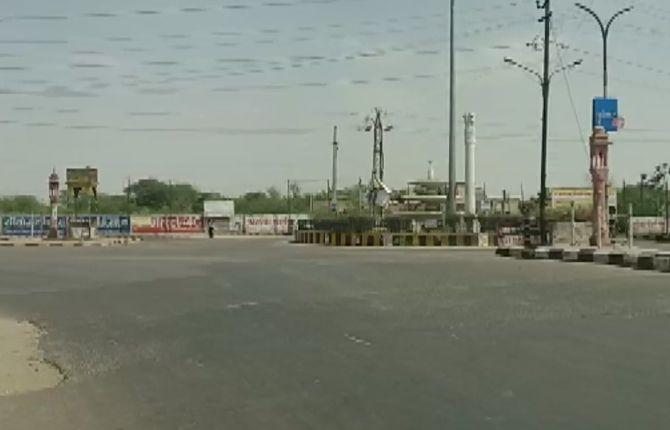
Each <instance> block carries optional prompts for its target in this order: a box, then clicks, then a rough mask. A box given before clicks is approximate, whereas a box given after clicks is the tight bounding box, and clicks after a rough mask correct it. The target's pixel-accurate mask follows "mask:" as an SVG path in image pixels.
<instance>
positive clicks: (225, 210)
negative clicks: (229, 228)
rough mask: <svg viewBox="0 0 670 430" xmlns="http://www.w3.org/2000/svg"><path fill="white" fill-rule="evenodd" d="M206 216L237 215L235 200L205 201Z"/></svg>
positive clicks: (223, 216) (230, 216) (222, 216)
mask: <svg viewBox="0 0 670 430" xmlns="http://www.w3.org/2000/svg"><path fill="white" fill-rule="evenodd" d="M204 214H205V218H228V219H233V218H234V217H235V202H234V201H232V200H206V201H205V203H204Z"/></svg>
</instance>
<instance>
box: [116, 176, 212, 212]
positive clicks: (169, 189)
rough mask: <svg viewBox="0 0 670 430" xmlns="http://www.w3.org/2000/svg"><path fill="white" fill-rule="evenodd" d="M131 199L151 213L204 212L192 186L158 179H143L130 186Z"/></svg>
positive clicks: (199, 198)
mask: <svg viewBox="0 0 670 430" xmlns="http://www.w3.org/2000/svg"><path fill="white" fill-rule="evenodd" d="M128 191H130V194H131V198H132V200H133V201H134V202H135V205H136V206H137V207H138V208H142V209H146V210H148V211H151V212H164V213H174V212H186V213H191V212H196V213H200V212H202V199H201V196H200V193H199V192H198V190H197V189H196V188H195V187H193V186H192V185H190V184H171V183H170V184H166V183H164V182H161V181H158V180H156V179H142V180H140V181H138V182H136V183H134V184H131V185H130V188H129V189H127V190H126V192H128Z"/></svg>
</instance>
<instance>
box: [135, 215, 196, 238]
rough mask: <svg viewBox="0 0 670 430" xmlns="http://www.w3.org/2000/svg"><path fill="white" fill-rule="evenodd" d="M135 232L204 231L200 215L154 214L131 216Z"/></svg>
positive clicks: (193, 232)
mask: <svg viewBox="0 0 670 430" xmlns="http://www.w3.org/2000/svg"><path fill="white" fill-rule="evenodd" d="M131 221H132V225H133V233H134V234H166V233H182V234H184V233H190V234H197V233H202V232H203V231H204V230H203V222H202V216H200V215H153V216H133V217H132V218H131Z"/></svg>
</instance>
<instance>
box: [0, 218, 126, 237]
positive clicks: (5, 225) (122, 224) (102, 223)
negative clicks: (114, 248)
mask: <svg viewBox="0 0 670 430" xmlns="http://www.w3.org/2000/svg"><path fill="white" fill-rule="evenodd" d="M50 222H51V218H50V217H49V216H45V215H35V216H31V215H7V216H4V217H2V234H3V235H5V236H22V237H30V236H33V237H40V236H42V235H45V234H46V233H47V232H48V231H49V225H50ZM75 223H76V224H80V225H81V224H88V223H90V224H91V226H92V227H96V228H97V232H98V234H99V235H100V236H126V235H129V234H130V217H129V216H124V215H79V216H76V217H74V216H59V217H58V233H59V236H61V237H63V236H65V231H66V230H67V227H68V225H71V224H75Z"/></svg>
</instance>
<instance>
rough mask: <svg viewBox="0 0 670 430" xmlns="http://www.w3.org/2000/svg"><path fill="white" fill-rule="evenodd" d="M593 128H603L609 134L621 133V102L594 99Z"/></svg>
mask: <svg viewBox="0 0 670 430" xmlns="http://www.w3.org/2000/svg"><path fill="white" fill-rule="evenodd" d="M592 118H593V127H603V128H604V129H605V131H607V132H616V131H619V125H620V123H619V101H618V100H617V99H604V98H595V99H593V117H592Z"/></svg>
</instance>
